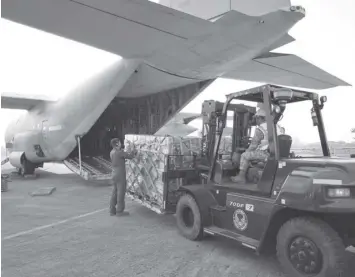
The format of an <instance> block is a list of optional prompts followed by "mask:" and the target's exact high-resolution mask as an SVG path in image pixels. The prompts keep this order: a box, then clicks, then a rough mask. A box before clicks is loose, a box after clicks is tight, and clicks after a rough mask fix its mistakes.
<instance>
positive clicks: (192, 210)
mask: <svg viewBox="0 0 355 277" xmlns="http://www.w3.org/2000/svg"><path fill="white" fill-rule="evenodd" d="M176 224H177V227H178V229H179V232H180V233H181V234H182V235H183V236H184V237H185V238H188V239H189V240H201V239H202V237H203V228H202V219H201V213H200V209H199V207H198V205H197V203H196V201H195V199H194V198H193V197H192V196H191V195H189V194H185V195H183V196H181V197H180V199H179V201H178V203H177V206H176Z"/></svg>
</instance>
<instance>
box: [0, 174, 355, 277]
mask: <svg viewBox="0 0 355 277" xmlns="http://www.w3.org/2000/svg"><path fill="white" fill-rule="evenodd" d="M52 172H55V170H52ZM52 172H48V170H47V171H40V172H39V173H40V176H39V178H37V179H26V180H23V179H20V178H19V177H16V176H14V177H13V179H12V180H13V181H12V182H10V183H9V191H7V192H4V193H2V195H1V198H2V204H1V213H2V221H1V223H2V226H1V229H2V234H1V235H2V242H1V244H2V253H1V255H2V266H1V268H2V274H3V275H2V276H6V277H20V276H24V277H28V276H36V277H42V276H43V277H50V276H55V277H59V276H73V277H75V276H78V277H89V276H95V277H97V276H104V277H107V276H115V277H116V276H119V277H124V276H127V277H128V276H129V277H131V276H147V277H150V276H152V277H157V276H167V277H168V276H169V277H173V276H174V277H188V276H193V277H198V276H203V277H209V276H210V277H216V276H234V277H237V276H238V277H267V276H269V277H277V276H283V275H282V274H281V273H280V270H279V267H278V264H277V262H276V261H275V258H274V257H265V256H257V255H255V254H254V253H253V252H252V251H251V250H249V249H246V248H243V247H240V246H238V245H236V244H235V243H234V242H232V241H229V240H224V239H218V238H206V239H205V240H204V241H201V242H191V241H189V240H187V239H185V238H183V237H182V236H180V235H179V234H178V232H177V230H176V227H175V218H174V217H173V216H171V215H157V214H155V213H154V212H152V211H150V210H148V209H147V208H145V207H142V206H140V205H138V204H136V203H134V202H131V201H130V200H128V201H127V210H129V211H130V213H131V215H130V216H129V217H122V218H117V217H110V216H109V214H108V201H109V196H110V192H111V187H109V186H107V185H103V184H95V183H89V182H86V181H84V180H82V179H80V178H79V177H77V176H75V175H73V174H67V172H66V171H65V170H64V171H58V172H61V174H55V173H52ZM47 186H55V187H56V191H55V192H54V193H53V194H52V195H50V196H36V197H32V196H30V195H29V193H31V192H32V191H34V190H35V189H37V188H41V187H47ZM349 255H352V256H351V259H353V260H354V261H355V255H353V254H351V253H349ZM351 264H352V265H354V264H355V263H354V262H353V263H351ZM354 269H355V267H354V268H352V269H351V271H352V272H355V270H354Z"/></svg>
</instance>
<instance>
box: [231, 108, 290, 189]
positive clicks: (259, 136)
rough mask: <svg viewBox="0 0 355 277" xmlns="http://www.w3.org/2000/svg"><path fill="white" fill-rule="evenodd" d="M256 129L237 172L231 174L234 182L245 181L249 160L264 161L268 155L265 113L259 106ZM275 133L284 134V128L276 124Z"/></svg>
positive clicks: (243, 182)
mask: <svg viewBox="0 0 355 277" xmlns="http://www.w3.org/2000/svg"><path fill="white" fill-rule="evenodd" d="M255 122H256V126H257V127H256V129H255V133H254V136H253V138H252V140H251V143H250V145H249V147H248V149H247V150H246V151H245V152H244V153H243V154H242V155H241V158H240V164H239V174H238V175H236V176H232V177H231V180H232V182H235V183H242V184H245V183H246V174H247V171H248V168H249V165H250V162H251V161H261V162H264V161H266V160H267V159H268V157H269V141H268V132H267V124H266V113H265V110H264V109H263V108H262V107H261V108H259V110H257V112H256V114H255ZM276 128H277V133H278V134H284V132H285V130H284V128H282V127H281V126H280V125H278V124H276Z"/></svg>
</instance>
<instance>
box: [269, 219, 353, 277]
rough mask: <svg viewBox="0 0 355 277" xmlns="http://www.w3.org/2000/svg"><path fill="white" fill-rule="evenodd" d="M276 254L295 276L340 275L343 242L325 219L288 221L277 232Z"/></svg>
mask: <svg viewBox="0 0 355 277" xmlns="http://www.w3.org/2000/svg"><path fill="white" fill-rule="evenodd" d="M276 250H277V257H278V260H279V262H280V264H281V267H282V268H283V270H284V271H285V273H288V274H290V275H291V276H295V277H305V276H312V277H340V276H343V274H344V265H345V262H346V252H345V246H344V244H343V242H342V240H341V238H340V237H339V235H338V234H337V233H336V232H335V231H334V230H333V228H331V227H330V226H329V225H328V224H327V223H326V222H324V221H322V220H319V219H316V218H312V217H297V218H293V219H291V220H289V221H287V222H286V223H285V224H284V225H283V226H282V227H281V228H280V230H279V232H278V234H277V245H276Z"/></svg>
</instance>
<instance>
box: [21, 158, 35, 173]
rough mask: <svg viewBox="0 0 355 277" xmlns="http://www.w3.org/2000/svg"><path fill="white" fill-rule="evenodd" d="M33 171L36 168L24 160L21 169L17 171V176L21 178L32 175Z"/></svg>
mask: <svg viewBox="0 0 355 277" xmlns="http://www.w3.org/2000/svg"><path fill="white" fill-rule="evenodd" d="M35 169H36V166H35V165H34V164H33V163H31V162H30V161H28V160H26V158H25V159H24V160H23V162H22V167H21V168H20V169H19V174H20V175H21V176H25V175H32V174H34V172H35Z"/></svg>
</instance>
